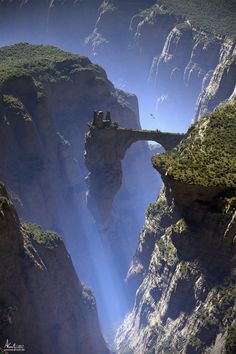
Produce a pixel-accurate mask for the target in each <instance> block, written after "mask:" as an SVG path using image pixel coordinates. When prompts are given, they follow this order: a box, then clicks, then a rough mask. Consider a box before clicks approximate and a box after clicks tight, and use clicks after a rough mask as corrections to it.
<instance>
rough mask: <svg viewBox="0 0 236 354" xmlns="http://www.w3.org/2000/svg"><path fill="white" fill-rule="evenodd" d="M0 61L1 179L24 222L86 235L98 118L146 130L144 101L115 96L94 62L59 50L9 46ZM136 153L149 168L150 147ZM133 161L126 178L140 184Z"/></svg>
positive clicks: (143, 144) (109, 83)
mask: <svg viewBox="0 0 236 354" xmlns="http://www.w3.org/2000/svg"><path fill="white" fill-rule="evenodd" d="M0 55H1V58H2V63H1V88H0V124H1V133H0V134H1V139H0V141H1V142H0V145H1V148H0V165H1V169H0V178H1V180H3V181H4V182H5V183H6V185H7V188H8V190H9V193H10V195H11V197H12V199H13V202H14V204H15V205H16V208H17V211H18V213H19V215H20V216H21V217H23V218H26V219H28V220H30V221H31V222H35V223H37V224H40V225H42V226H43V227H45V228H49V229H56V230H60V231H61V232H62V233H63V235H65V238H67V237H69V235H71V234H74V232H75V231H73V230H75V229H76V230H77V233H78V234H79V233H80V221H79V220H80V219H83V217H84V213H85V215H86V218H89V216H88V213H87V211H86V184H85V180H84V178H85V176H86V175H87V171H86V168H85V165H84V160H83V150H84V135H85V133H86V131H87V124H88V122H89V121H90V119H91V116H92V112H93V110H97V109H104V110H111V111H112V113H113V116H114V118H115V120H117V121H118V122H119V123H120V124H121V125H122V126H124V127H133V128H139V127H140V125H139V121H138V117H137V113H138V106H137V100H136V99H135V96H133V95H127V94H125V93H123V92H122V91H116V90H115V88H114V86H113V85H112V84H111V82H109V81H108V79H107V77H106V74H105V72H104V71H103V70H102V69H101V68H100V67H98V66H97V65H94V64H92V63H91V62H90V61H89V60H88V59H87V58H85V57H81V56H78V55H72V54H70V53H67V52H63V51H61V50H59V49H56V48H55V47H43V46H33V45H27V44H18V45H15V46H12V47H11V46H10V47H5V48H2V49H1V51H0ZM32 57H33V58H34V59H32ZM9 58H11V61H10V60H9ZM135 151H137V153H138V154H139V156H140V157H141V160H142V161H143V163H144V166H146V165H147V162H146V160H147V159H146V158H145V154H146V155H147V157H148V156H149V152H148V148H147V147H146V145H145V143H141V145H139V146H138V147H134V148H133V152H134V154H135ZM129 160H130V158H129V157H128V161H127V163H126V166H124V178H125V176H126V175H129V177H131V178H134V179H135V172H134V170H135V169H136V167H137V165H139V164H140V163H142V162H141V161H140V160H139V161H138V160H136V161H133V160H132V166H133V167H131V168H130V167H129ZM131 169H133V172H132V171H131ZM146 170H147V169H146V168H144V171H145V172H144V173H145V174H146V177H147V178H148V173H147V172H146ZM150 173H151V174H150V176H151V175H152V172H150ZM132 176H133V177H132ZM146 177H144V178H146ZM140 183H141V181H140ZM129 184H131V182H128V183H127V182H126V188H128V187H129ZM45 185H47V191H46V192H45V188H44V186H45ZM137 188H138V186H137ZM146 189H147V199H146V202H147V201H148V198H150V193H149V192H148V187H147V188H146ZM121 193H122V192H121ZM148 193H149V196H148ZM136 194H137V193H136V192H135V190H134V192H133V195H136ZM35 200H37V203H36V202H35ZM149 200H150V199H149ZM144 203H145V200H143V201H142V204H143V207H144V205H145V204H144ZM68 211H69V212H68ZM78 221H79V222H78ZM81 232H82V231H81ZM74 236H75V235H74ZM74 236H72V237H71V238H70V239H69V240H68V241H71V240H72V238H73V237H74ZM77 237H78V236H77ZM81 242H83V240H81ZM72 248H73V247H72Z"/></svg>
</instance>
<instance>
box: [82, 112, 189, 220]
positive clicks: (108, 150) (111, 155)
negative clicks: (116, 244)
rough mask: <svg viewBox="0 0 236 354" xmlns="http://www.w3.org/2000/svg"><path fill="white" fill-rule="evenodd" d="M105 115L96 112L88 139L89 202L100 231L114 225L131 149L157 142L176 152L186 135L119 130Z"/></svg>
mask: <svg viewBox="0 0 236 354" xmlns="http://www.w3.org/2000/svg"><path fill="white" fill-rule="evenodd" d="M103 115H104V113H103V112H98V113H97V112H95V117H94V121H93V123H90V124H89V128H90V129H89V132H88V133H87V134H86V138H85V152H84V157H85V164H86V166H87V168H88V170H89V175H88V176H87V181H88V187H89V193H88V195H87V201H88V206H89V209H90V210H91V211H92V214H93V215H94V217H95V219H96V220H97V222H98V224H99V225H100V227H106V226H107V224H108V223H110V222H111V214H112V204H113V200H114V197H115V195H116V193H117V192H118V191H119V189H120V187H121V185H122V166H121V161H122V160H123V159H124V156H125V153H126V151H127V149H128V148H129V147H130V146H131V145H132V144H134V143H135V142H137V141H140V140H147V141H155V142H157V143H159V144H161V145H162V146H163V147H164V148H165V149H166V150H170V149H172V148H174V147H175V146H176V145H177V144H178V143H179V142H180V141H181V139H183V137H184V134H174V133H163V132H161V131H158V130H156V131H152V130H137V129H136V130H135V129H129V128H119V126H118V123H117V122H112V120H111V117H110V112H109V113H108V115H109V120H108V119H107V120H104V119H103Z"/></svg>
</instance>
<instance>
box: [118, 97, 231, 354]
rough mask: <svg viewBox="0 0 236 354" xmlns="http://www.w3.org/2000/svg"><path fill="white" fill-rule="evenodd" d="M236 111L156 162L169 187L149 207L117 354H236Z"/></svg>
mask: <svg viewBox="0 0 236 354" xmlns="http://www.w3.org/2000/svg"><path fill="white" fill-rule="evenodd" d="M235 112H236V104H235V102H234V103H231V104H230V105H226V106H222V107H221V108H219V109H217V110H216V111H214V112H213V113H212V114H211V115H208V116H206V117H205V118H203V119H201V120H200V121H199V122H198V123H197V124H196V125H194V126H192V127H191V128H190V129H189V131H188V133H187V136H186V138H185V139H183V141H182V142H181V143H180V144H179V145H178V146H177V147H176V148H175V149H173V150H171V151H169V152H167V153H164V154H160V155H157V156H155V157H153V165H154V167H155V168H156V169H157V170H158V171H159V172H160V173H161V175H162V178H163V181H164V187H163V189H162V191H161V193H160V195H159V198H158V199H157V201H156V202H155V203H154V204H152V205H150V206H149V207H148V209H147V213H146V222H145V225H144V228H143V230H142V232H141V235H140V241H139V245H138V248H137V251H136V255H135V257H134V260H133V264H132V266H131V268H130V270H129V274H128V281H129V282H132V286H133V287H134V288H135V287H136V289H137V292H136V299H135V305H134V308H133V310H132V312H131V313H130V314H129V315H128V316H127V318H126V319H125V321H124V323H123V325H122V326H121V327H120V329H119V331H118V334H117V339H116V343H117V350H118V353H127V352H129V353H186V354H191V353H234V351H235V345H236V337H235V318H236V313H235V300H236V298H235V296H236V288H235V269H236V268H235V267H236V263H235V259H236V258H235V254H236V243H235V236H236V224H235V208H236V205H235V200H236V199H235V198H236V193H235V191H236V180H235V171H236V160H235V155H236V154H235V152H236V151H235V143H234V141H235V138H236V137H235Z"/></svg>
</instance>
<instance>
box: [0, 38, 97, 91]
mask: <svg viewBox="0 0 236 354" xmlns="http://www.w3.org/2000/svg"><path fill="white" fill-rule="evenodd" d="M84 70H86V71H95V72H96V73H98V74H99V75H100V76H101V77H103V76H104V71H103V70H102V69H100V68H99V66H97V65H93V64H91V62H90V61H89V59H87V58H86V57H82V56H80V55H77V54H72V53H69V52H65V51H63V50H61V49H58V48H56V47H53V46H43V45H30V44H27V43H20V44H15V45H12V46H6V47H2V48H0V85H2V84H3V83H4V82H5V81H6V80H7V79H9V78H12V77H20V76H22V75H32V76H33V77H34V78H36V79H38V80H39V81H49V82H55V81H57V80H70V78H71V75H73V74H76V73H79V72H80V71H84Z"/></svg>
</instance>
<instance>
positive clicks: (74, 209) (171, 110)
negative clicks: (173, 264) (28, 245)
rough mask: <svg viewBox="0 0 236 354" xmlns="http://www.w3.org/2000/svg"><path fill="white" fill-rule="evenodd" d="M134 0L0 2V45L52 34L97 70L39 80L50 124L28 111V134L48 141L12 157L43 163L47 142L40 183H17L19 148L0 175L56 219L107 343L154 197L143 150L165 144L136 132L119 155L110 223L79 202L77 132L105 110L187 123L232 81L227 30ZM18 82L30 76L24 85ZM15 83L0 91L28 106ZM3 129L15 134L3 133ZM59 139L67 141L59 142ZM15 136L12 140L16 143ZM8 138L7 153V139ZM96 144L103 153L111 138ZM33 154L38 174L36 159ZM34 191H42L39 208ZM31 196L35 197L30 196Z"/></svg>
mask: <svg viewBox="0 0 236 354" xmlns="http://www.w3.org/2000/svg"><path fill="white" fill-rule="evenodd" d="M143 3H144V1H130V2H129V1H127V2H124V1H123V2H122V1H99V0H93V1H80V2H73V1H68V2H63V1H41V2H38V1H28V2H26V3H25V4H23V3H22V4H21V6H18V5H19V4H18V3H17V2H11V3H9V4H7V2H4V1H3V2H1V4H0V33H1V41H0V44H1V47H2V46H9V45H13V44H16V43H29V44H37V45H42V44H43V45H53V46H57V47H59V48H61V49H63V50H66V51H70V52H72V53H75V54H79V55H82V56H86V57H88V58H89V59H90V61H91V62H92V63H96V64H98V65H99V66H101V67H102V68H103V69H104V70H105V72H106V74H107V76H106V74H104V73H103V69H98V71H99V75H100V76H99V77H100V78H101V82H100V83H99V84H97V86H96V85H94V86H93V87H95V88H91V87H90V81H89V80H90V77H89V78H88V81H84V83H83V82H82V84H78V83H77V82H75V83H73V84H70V82H69V80H68V82H67V83H66V85H65V86H63V85H61V86H60V84H59V85H58V86H57V85H56V84H55V85H54V86H53V84H51V83H50V84H46V85H45V87H46V88H45V92H46V101H47V103H46V104H45V106H43V108H42V111H41V112H43V113H42V115H43V116H45V117H47V119H48V121H50V124H49V123H45V122H40V123H37V124H38V126H37V129H36V133H35V136H36V138H35V139H37V135H39V136H41V137H42V136H43V137H44V139H45V141H46V143H45V145H44V146H40V149H39V148H38V146H36V145H37V144H35V145H34V144H31V143H32V141H31V139H29V141H26V142H25V146H24V147H23V148H22V151H21V152H20V153H19V158H21V155H20V154H21V153H22V156H23V154H25V152H26V151H29V155H32V156H34V157H35V156H37V159H38V160H40V161H43V163H45V161H46V157H45V154H47V153H48V151H49V152H50V153H52V154H53V156H55V161H56V162H53V166H51V167H48V176H47V177H45V176H44V174H45V172H42V178H41V177H40V178H38V177H35V180H36V182H35V184H36V185H39V183H40V184H41V186H40V187H35V186H34V187H32V189H31V187H30V186H27V183H26V182H25V181H27V179H28V178H30V177H29V176H30V175H31V174H32V173H33V172H32V170H33V169H34V166H33V168H32V165H30V164H28V162H27V163H25V162H24V161H23V160H22V161H21V164H18V163H16V165H15V166H16V170H15V172H14V173H15V175H20V182H19V181H17V183H15V180H14V176H10V177H9V175H11V171H12V166H11V170H10V172H9V171H7V170H6V169H5V170H4V168H5V167H4V168H3V172H2V173H1V175H0V178H1V179H3V182H6V184H7V185H8V186H9V188H10V190H11V192H12V193H10V196H12V197H13V202H14V204H15V206H16V209H17V211H18V213H19V216H20V217H21V218H23V219H27V220H29V221H32V222H33V223H39V224H40V225H42V226H43V227H45V228H47V229H52V230H55V231H57V232H59V233H60V234H61V236H62V237H63V240H64V242H65V245H66V248H67V250H68V252H69V254H70V255H71V257H72V261H73V264H74V267H75V269H76V272H77V274H78V277H79V279H80V280H81V281H82V282H83V283H85V284H86V285H87V286H89V287H90V288H91V289H92V292H93V294H94V296H95V298H96V303H97V308H98V314H99V321H100V324H101V327H102V332H103V335H104V336H105V338H106V339H107V340H108V341H109V343H110V344H112V343H113V340H114V337H115V334H116V331H117V329H118V327H119V326H120V325H121V323H122V322H123V320H124V318H125V316H126V315H127V313H128V312H129V311H131V309H132V307H133V305H134V296H135V291H136V284H135V283H134V284H133V283H132V281H126V280H125V279H126V277H127V273H128V271H129V267H130V265H131V263H132V259H133V256H134V255H135V252H136V249H137V245H138V240H139V234H140V232H141V231H142V227H143V224H144V222H145V214H146V209H147V206H148V205H149V204H150V203H154V202H155V200H156V198H157V196H158V194H159V192H160V189H161V185H162V179H161V177H160V175H159V174H158V172H157V171H154V169H153V167H152V163H151V157H152V156H153V155H154V154H155V153H156V152H157V153H158V152H159V151H163V149H162V147H160V146H156V145H154V146H152V148H151V147H150V145H149V143H146V142H137V143H135V144H134V145H132V146H131V147H130V148H129V149H128V151H127V152H126V155H125V158H124V159H123V160H122V170H123V176H122V185H121V188H120V190H119V191H118V193H117V194H116V196H115V200H114V202H113V206H112V210H111V216H110V223H109V225H108V226H106V227H105V228H104V225H100V224H99V223H98V222H97V221H96V218H94V216H93V215H92V214H91V212H90V211H89V210H88V207H87V204H86V198H87V196H88V193H89V191H88V185H87V183H86V176H87V175H88V173H89V171H88V170H87V168H86V166H85V164H84V137H85V134H86V133H87V132H88V129H89V128H88V123H89V122H90V121H92V119H93V111H95V110H104V111H110V112H111V116H112V119H113V120H114V121H118V123H119V126H120V127H124V128H136V129H152V130H156V129H158V130H161V131H164V132H165V131H166V132H175V133H185V132H186V131H187V130H188V128H189V126H190V125H191V124H192V123H193V121H195V120H196V119H198V118H199V117H200V116H202V115H203V114H204V113H205V112H207V111H211V110H213V108H215V106H217V104H218V103H219V102H218V101H219V100H220V101H224V100H225V99H227V98H229V97H230V96H231V95H232V94H233V90H234V85H235V82H233V81H232V82H231V81H230V80H229V84H228V85H227V89H226V88H225V86H224V77H225V75H226V74H225V72H226V69H225V67H224V66H223V68H222V66H221V67H219V65H220V64H221V63H224V60H225V58H226V57H227V56H228V55H230V54H231V53H232V52H233V46H231V43H230V42H229V41H227V40H226V41H224V40H222V39H221V38H219V37H216V38H214V39H212V38H210V39H209V38H208V37H207V36H208V35H207V34H206V33H204V32H203V31H200V30H198V29H196V28H195V27H192V26H191V25H190V24H189V23H188V22H186V21H185V20H184V19H182V18H180V17H179V16H175V15H174V14H169V13H166V12H165V11H162V10H161V11H159V10H157V9H155V8H152V6H153V5H154V4H155V1H151V0H150V1H145V4H143ZM22 55H23V54H22ZM206 58H208V60H206ZM89 65H90V64H88V66H89ZM68 66H70V63H69V64H68ZM60 70H61V69H60V68H58V71H60ZM96 70H97V69H94V71H95V72H96ZM217 70H218V72H220V74H221V75H222V80H221V81H220V82H219V85H218V88H217V89H218V91H217V92H218V93H220V94H219V95H218V96H217V95H216V96H217V98H216V99H215V98H214V99H213V98H211V96H210V95H207V94H206V92H208V93H209V92H210V89H209V88H208V85H209V83H210V80H211V79H212V80H213V79H214V72H215V76H216V73H217ZM232 70H235V69H232ZM88 75H90V74H88ZM218 77H219V76H218ZM93 79H94V78H93V77H92V76H91V81H92V80H93ZM82 80H83V78H82ZM86 80H87V79H86ZM94 80H95V79H94ZM92 84H93V83H92ZM92 84H91V85H92ZM25 85H28V83H23V85H22V87H25ZM13 86H14V85H12V87H11V86H9V87H8V88H6V91H5V92H4V94H12V93H14V95H16V96H17V97H21V99H22V101H23V102H26V101H27V102H26V106H27V105H29V107H30V104H33V105H34V104H35V105H37V103H34V102H33V99H32V98H30V99H29V96H27V95H28V93H27V92H26V93H25V101H24V97H23V96H24V92H23V93H20V94H19V93H18V92H16V91H17V90H16V91H14V90H15V88H14V87H13ZM222 87H223V88H222ZM90 89H91V90H90ZM30 90H31V89H30ZM32 90H38V88H33V89H32ZM115 90H116V95H115V94H114V96H112V95H111V94H110V92H114V91H115ZM207 90H208V91H207ZM26 91H27V90H26ZM123 91H125V93H124V92H123ZM127 92H128V93H131V94H127ZM134 95H136V96H137V99H136V97H135V96H134ZM204 95H205V96H204ZM110 96H112V98H111V97H110ZM209 97H210V98H209ZM212 97H213V96H212ZM28 100H31V102H30V103H28ZM214 100H215V101H214ZM40 109H41V108H40ZM29 111H30V108H29ZM37 114H38V113H37ZM37 114H36V113H35V111H34V108H33V109H32V117H36V118H35V119H36V120H37V119H38V117H39V116H37ZM40 114H41V113H40ZM17 129H18V130H19V128H18V127H16V131H17ZM45 130H46V131H47V133H45ZM57 132H59V133H60V134H61V135H62V137H60V136H59V135H57V136H59V138H58V139H59V140H60V144H62V145H63V144H64V145H63V147H62V148H61V151H59V152H58V150H57V148H56V147H54V141H56V139H57V138H56V133H57ZM24 134H25V135H24ZM47 135H48V136H47ZM22 136H23V137H25V136H27V131H26V133H23V130H22ZM11 139H12V140H10V141H14V138H12V136H11ZM32 140H33V139H32ZM66 141H68V144H70V146H68V145H67V146H66V143H65V142H66ZM150 143H153V142H150ZM14 144H15V142H13V143H12V146H13V147H12V149H14V148H16V149H17V147H16V145H14ZM47 144H48V145H47ZM44 148H45V152H44V151H43V149H44ZM46 149H48V150H46ZM6 150H7V153H8V157H9V158H10V156H11V155H12V154H13V153H12V151H10V150H11V148H9V147H8V148H7V149H6ZM39 150H40V152H39ZM41 150H42V151H41ZM106 152H107V153H108V154H109V147H107V150H106ZM60 154H61V155H60ZM59 155H60V156H59ZM17 158H18V157H17ZM38 160H37V161H38ZM12 165H14V161H13V162H12ZM39 165H40V164H39ZM39 165H37V166H36V167H37V168H38V172H37V171H36V173H38V175H40V174H41V170H42V169H41V167H40V166H39ZM22 166H23V167H22ZM37 168H36V170H37ZM16 179H17V177H16ZM107 188H109V186H107ZM41 189H44V192H43V193H41ZM32 191H33V193H32ZM21 193H22V195H20V194H21ZM23 193H25V197H23ZM18 197H19V200H18ZM33 198H35V201H34V200H32V199H33ZM43 199H48V200H49V202H48V204H47V209H45V210H44V206H45V204H44V200H43ZM35 203H38V204H39V207H35V206H33V204H35ZM49 210H50V213H49ZM38 211H39V212H38Z"/></svg>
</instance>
